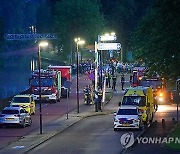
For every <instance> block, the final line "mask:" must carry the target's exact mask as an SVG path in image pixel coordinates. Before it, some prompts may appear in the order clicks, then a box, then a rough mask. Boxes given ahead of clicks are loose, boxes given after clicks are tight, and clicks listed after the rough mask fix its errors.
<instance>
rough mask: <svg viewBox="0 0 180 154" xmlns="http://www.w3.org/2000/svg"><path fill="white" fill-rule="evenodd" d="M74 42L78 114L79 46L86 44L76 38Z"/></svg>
mask: <svg viewBox="0 0 180 154" xmlns="http://www.w3.org/2000/svg"><path fill="white" fill-rule="evenodd" d="M74 41H75V42H76V53H77V54H76V65H77V68H76V69H77V70H76V74H77V113H79V58H78V56H79V45H83V44H84V43H85V41H84V40H81V39H80V38H75V39H74Z"/></svg>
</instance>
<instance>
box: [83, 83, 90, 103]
mask: <svg viewBox="0 0 180 154" xmlns="http://www.w3.org/2000/svg"><path fill="white" fill-rule="evenodd" d="M90 102H91V89H90V87H89V86H88V85H87V86H86V87H85V88H84V103H85V104H87V105H89V104H90Z"/></svg>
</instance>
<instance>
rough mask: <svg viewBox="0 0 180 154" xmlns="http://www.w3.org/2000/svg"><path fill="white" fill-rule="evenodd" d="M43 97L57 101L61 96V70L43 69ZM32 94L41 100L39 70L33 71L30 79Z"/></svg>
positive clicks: (35, 98)
mask: <svg viewBox="0 0 180 154" xmlns="http://www.w3.org/2000/svg"><path fill="white" fill-rule="evenodd" d="M40 73H41V78H40V79H41V99H42V101H43V100H44V101H50V102H54V103H56V102H57V101H58V100H60V97H61V72H58V71H52V70H51V71H50V70H43V69H41V71H40ZM29 84H30V88H31V94H32V96H33V98H34V100H35V101H38V100H39V71H38V70H35V71H33V72H32V76H31V78H30V80H29Z"/></svg>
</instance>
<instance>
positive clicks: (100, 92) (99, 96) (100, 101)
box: [98, 88, 103, 110]
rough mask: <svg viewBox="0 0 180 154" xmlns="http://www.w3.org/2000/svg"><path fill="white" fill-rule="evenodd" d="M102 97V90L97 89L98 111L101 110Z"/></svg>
mask: <svg viewBox="0 0 180 154" xmlns="http://www.w3.org/2000/svg"><path fill="white" fill-rule="evenodd" d="M102 95H103V92H102V90H101V89H100V88H99V89H98V109H99V110H101V104H102Z"/></svg>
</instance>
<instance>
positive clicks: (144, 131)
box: [120, 123, 154, 154]
mask: <svg viewBox="0 0 180 154" xmlns="http://www.w3.org/2000/svg"><path fill="white" fill-rule="evenodd" d="M152 124H154V123H152ZM151 126H152V125H150V124H149V125H148V126H146V127H145V128H144V129H143V130H142V131H141V132H140V133H139V134H138V135H137V136H136V137H135V140H134V143H133V145H132V146H131V147H129V148H126V149H123V150H122V151H121V152H120V153H121V154H125V153H126V151H127V150H130V149H132V148H133V147H134V146H135V145H136V144H137V142H138V140H137V138H139V137H141V136H143V135H144V134H145V133H146V132H147V131H148V130H149V128H150V127H151Z"/></svg>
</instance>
